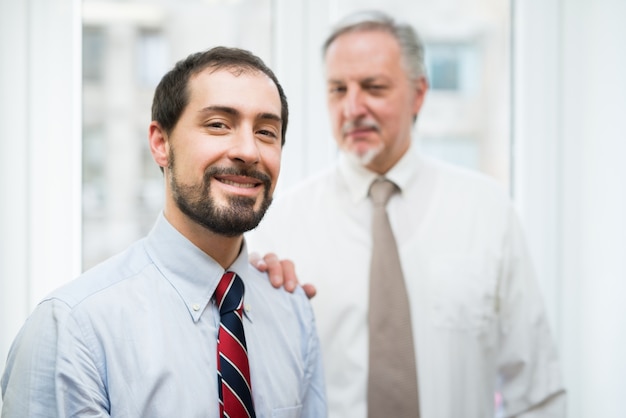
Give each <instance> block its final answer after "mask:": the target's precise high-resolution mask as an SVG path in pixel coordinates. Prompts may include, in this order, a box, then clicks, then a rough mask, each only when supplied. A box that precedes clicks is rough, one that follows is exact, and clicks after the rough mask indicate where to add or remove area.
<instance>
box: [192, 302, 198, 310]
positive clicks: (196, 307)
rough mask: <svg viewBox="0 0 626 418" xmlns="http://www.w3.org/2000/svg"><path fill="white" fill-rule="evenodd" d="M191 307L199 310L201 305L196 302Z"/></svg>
mask: <svg viewBox="0 0 626 418" xmlns="http://www.w3.org/2000/svg"><path fill="white" fill-rule="evenodd" d="M191 308H192V309H193V310H194V311H199V310H200V305H198V304H197V303H194V304H193V305H192V306H191Z"/></svg>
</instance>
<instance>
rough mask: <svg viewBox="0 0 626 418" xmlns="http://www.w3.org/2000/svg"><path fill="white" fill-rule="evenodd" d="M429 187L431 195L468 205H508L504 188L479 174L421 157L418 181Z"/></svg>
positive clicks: (507, 195)
mask: <svg viewBox="0 0 626 418" xmlns="http://www.w3.org/2000/svg"><path fill="white" fill-rule="evenodd" d="M421 180H424V181H425V182H428V183H430V184H432V187H433V192H434V193H436V194H438V195H441V196H451V197H453V198H454V199H455V200H457V201H458V200H465V201H467V202H468V203H471V202H475V203H476V204H496V205H503V206H508V205H510V204H511V199H510V195H509V193H508V192H507V190H506V188H505V185H504V184H502V183H501V182H499V181H497V180H496V179H495V178H493V177H490V176H488V175H486V174H484V173H482V172H479V171H476V170H473V169H469V168H466V167H462V166H458V165H454V164H451V163H448V162H444V161H441V160H438V159H436V158H432V157H421V163H420V168H419V170H418V182H419V181H421Z"/></svg>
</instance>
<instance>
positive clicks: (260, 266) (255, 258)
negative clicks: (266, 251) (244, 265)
mask: <svg viewBox="0 0 626 418" xmlns="http://www.w3.org/2000/svg"><path fill="white" fill-rule="evenodd" d="M248 261H249V262H250V264H252V265H253V266H254V267H255V268H256V269H257V270H259V271H267V264H266V263H265V260H263V259H262V258H261V256H260V255H259V253H257V252H252V253H250V254H248Z"/></svg>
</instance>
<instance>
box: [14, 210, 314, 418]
mask: <svg viewBox="0 0 626 418" xmlns="http://www.w3.org/2000/svg"><path fill="white" fill-rule="evenodd" d="M229 270H231V271H234V272H236V273H237V274H239V275H240V276H241V277H242V278H243V280H244V283H245V308H246V313H245V316H246V319H244V329H245V334H246V340H247V345H248V353H249V361H250V375H251V382H252V395H253V399H254V405H255V410H256V413H257V417H259V418H260V417H311V418H320V417H325V416H326V399H325V388H324V379H323V372H322V363H321V354H320V347H319V341H318V337H317V333H316V329H315V323H314V317H313V313H312V309H311V307H310V304H309V301H308V300H307V298H306V296H305V295H304V292H303V291H302V289H300V288H298V289H297V290H296V292H295V293H294V294H290V293H287V292H285V291H284V290H282V289H280V290H277V289H274V288H273V287H272V286H271V285H270V283H269V281H268V279H267V276H266V275H265V274H262V273H260V272H258V271H257V270H256V269H254V268H253V267H252V266H251V265H250V264H249V263H248V258H247V250H246V248H245V245H244V248H243V249H242V251H241V255H240V256H239V258H238V259H237V260H236V261H235V263H234V264H233V265H232V266H231V268H229ZM223 273H224V269H223V268H221V267H220V265H219V264H217V263H216V262H215V261H214V260H213V259H211V258H210V257H209V256H207V255H206V254H205V253H204V252H202V251H201V250H200V249H199V248H197V247H196V246H194V245H193V244H192V243H191V242H190V241H189V240H187V239H186V238H185V237H184V236H182V235H181V234H180V233H179V232H178V231H176V230H175V229H174V228H173V227H172V226H171V225H170V224H169V223H168V222H167V220H166V219H165V218H164V217H163V215H160V216H159V218H158V220H157V222H156V225H155V226H154V228H153V230H152V231H151V232H150V234H149V235H148V236H147V237H146V238H144V239H142V240H140V241H138V242H136V243H135V244H133V245H132V246H131V247H130V248H128V249H127V250H126V251H124V252H122V253H121V254H119V255H117V256H115V257H113V258H111V259H109V260H107V261H105V262H104V263H102V264H100V265H99V266H96V267H95V268H93V269H91V270H89V271H87V272H85V273H84V274H82V275H81V276H80V277H79V278H78V279H76V280H74V281H72V282H70V283H69V284H67V285H66V286H64V287H62V288H60V289H58V290H57V291H55V292H53V293H52V294H51V295H49V296H48V297H47V298H46V299H45V300H43V301H42V302H41V303H40V304H39V305H38V306H37V308H36V309H35V311H34V312H33V313H32V315H31V316H30V317H29V319H28V320H27V321H26V323H25V325H24V326H23V328H22V329H21V331H20V332H19V334H18V336H17V338H16V340H15V341H14V343H13V345H12V347H11V350H10V352H9V356H8V361H7V366H6V369H5V372H4V375H3V376H2V395H3V402H4V404H3V410H2V417H3V418H13V417H16V418H25V417H86V416H89V417H109V416H111V417H133V418H136V417H150V418H158V417H167V418H178V417H181V418H193V417H218V415H219V407H218V402H219V401H218V388H217V374H216V373H217V372H216V370H217V366H216V358H217V354H216V341H217V332H218V327H219V322H220V318H219V312H218V310H217V308H216V306H215V303H214V302H213V300H212V295H213V292H214V291H215V288H216V287H217V284H218V282H219V280H220V278H221V276H222V274H223Z"/></svg>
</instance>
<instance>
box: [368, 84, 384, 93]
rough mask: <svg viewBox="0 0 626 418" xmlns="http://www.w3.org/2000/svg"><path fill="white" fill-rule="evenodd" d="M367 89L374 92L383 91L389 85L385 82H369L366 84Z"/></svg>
mask: <svg viewBox="0 0 626 418" xmlns="http://www.w3.org/2000/svg"><path fill="white" fill-rule="evenodd" d="M365 89H366V90H368V91H371V92H374V93H378V92H382V91H383V90H386V89H387V86H386V85H384V84H368V85H367V86H365Z"/></svg>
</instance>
